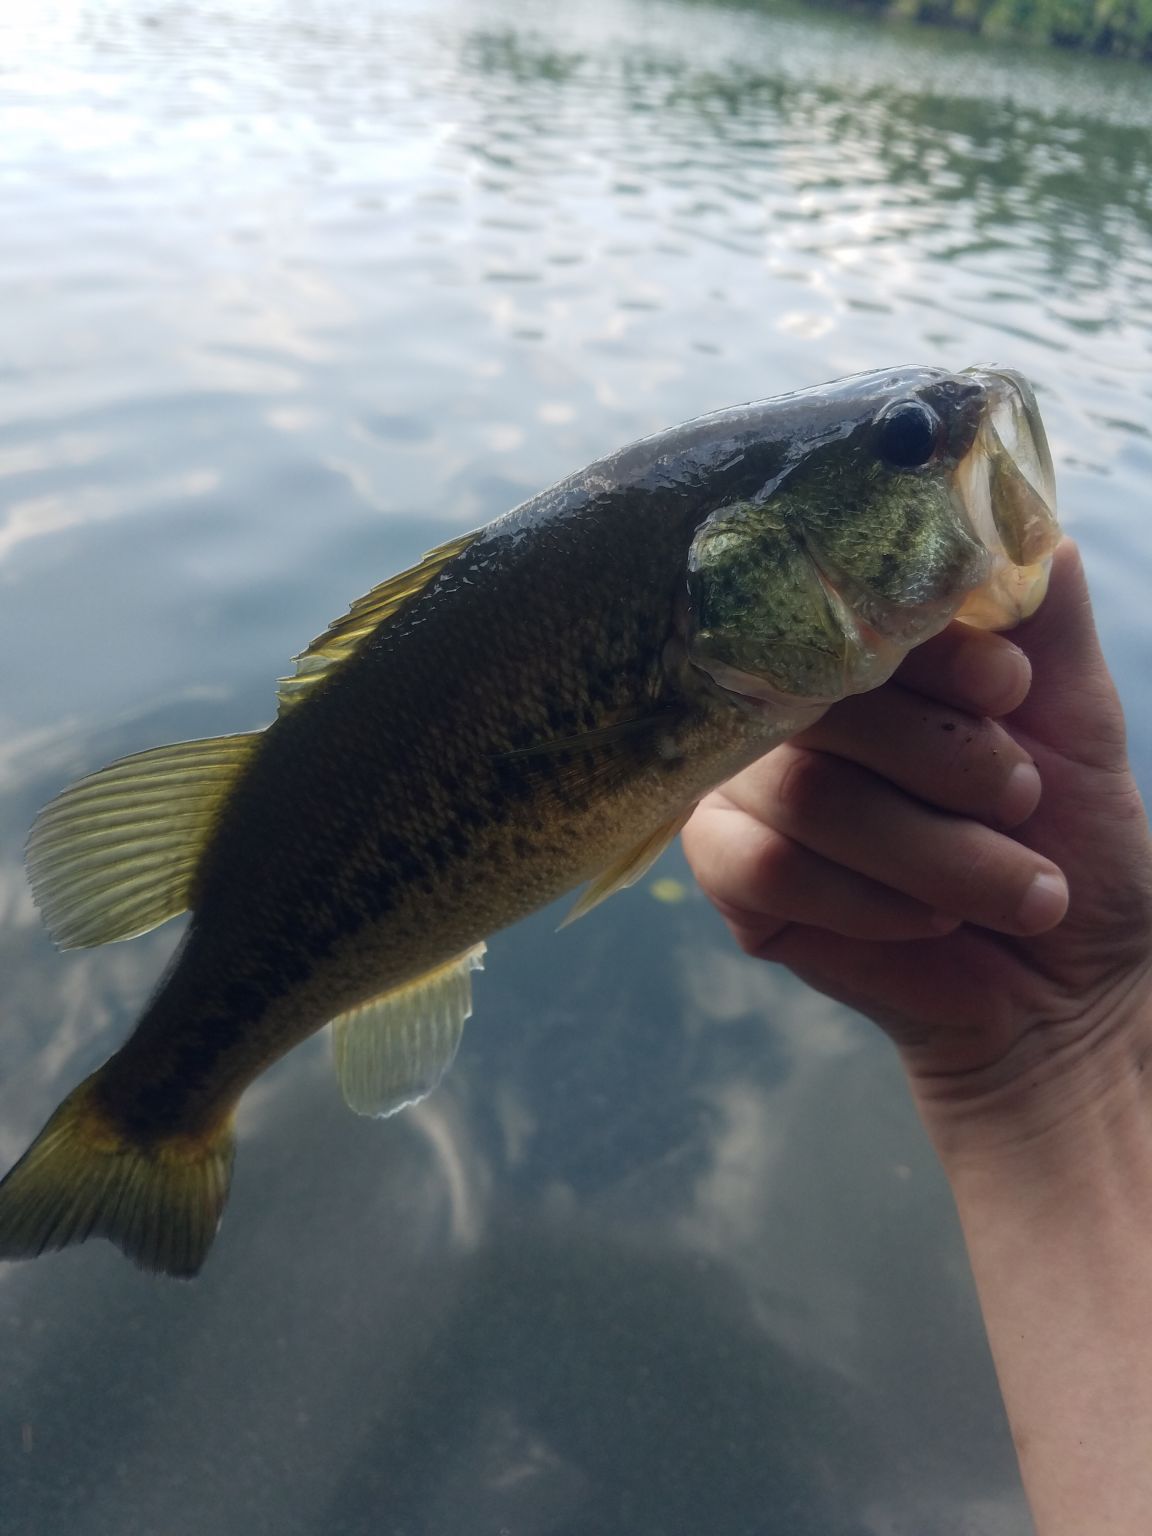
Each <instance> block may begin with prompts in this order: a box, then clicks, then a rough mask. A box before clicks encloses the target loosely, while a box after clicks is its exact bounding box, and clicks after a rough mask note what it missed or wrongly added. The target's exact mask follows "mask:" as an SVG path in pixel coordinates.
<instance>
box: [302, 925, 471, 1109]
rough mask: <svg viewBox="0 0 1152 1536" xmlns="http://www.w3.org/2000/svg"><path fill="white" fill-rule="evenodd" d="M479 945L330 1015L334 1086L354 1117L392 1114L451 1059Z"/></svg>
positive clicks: (416, 1097)
mask: <svg viewBox="0 0 1152 1536" xmlns="http://www.w3.org/2000/svg"><path fill="white" fill-rule="evenodd" d="M485 947H486V946H485V945H484V944H483V943H481V944H477V945H475V946H474V947H473V948H472V949H469V950H466V951H465V953H464V954H462V955H457V956H456V958H455V959H453V960H449V961H447V962H446V963H445V964H444V965H441V966H437V968H436V969H435V970H434V971H428V972H427V973H426V974H425V975H423V976H419V977H417V978H416V980H415V981H410V982H407V983H406V984H405V985H404V986H402V987H395V988H393V989H392V990H391V991H389V992H384V993H382V994H381V995H380V996H379V997H374V998H372V999H371V1001H369V1002H367V1003H361V1004H360V1006H359V1007H358V1008H352V1009H350V1010H349V1011H348V1012H347V1013H342V1014H341V1015H340V1016H339V1018H336V1019H333V1021H332V1049H333V1056H334V1058H335V1062H336V1076H337V1078H338V1079H339V1082H340V1091H341V1093H343V1095H344V1102H345V1103H346V1104H347V1105H348V1107H349V1109H353V1110H355V1111H356V1113H357V1114H358V1115H376V1116H384V1115H394V1114H395V1113H396V1111H397V1110H400V1109H403V1108H404V1107H405V1106H406V1105H408V1104H416V1103H419V1101H420V1100H421V1099H423V1098H425V1097H427V1095H428V1094H430V1093H431V1092H432V1090H433V1088H435V1087H436V1084H437V1083H438V1082H439V1081H440V1079H441V1078H442V1077H443V1076H444V1073H445V1072H446V1071H447V1070H448V1068H449V1067H450V1066H451V1065H452V1062H453V1059H454V1058H455V1055H456V1050H457V1047H458V1046H459V1044H460V1036H461V1034H462V1033H463V1031H464V1023H465V1021H466V1020H467V1019H468V1018H469V1017H470V1016H471V1013H472V972H473V971H477V970H481V969H482V968H483V965H484V950H485Z"/></svg>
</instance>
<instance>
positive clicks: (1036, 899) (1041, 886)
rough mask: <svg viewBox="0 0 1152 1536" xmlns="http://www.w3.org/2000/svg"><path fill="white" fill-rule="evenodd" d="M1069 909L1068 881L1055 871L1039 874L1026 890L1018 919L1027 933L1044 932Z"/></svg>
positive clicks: (1053, 925) (1017, 914)
mask: <svg viewBox="0 0 1152 1536" xmlns="http://www.w3.org/2000/svg"><path fill="white" fill-rule="evenodd" d="M1067 910H1068V882H1067V881H1066V880H1065V879H1064V876H1063V875H1061V874H1057V873H1056V872H1055V871H1049V872H1046V873H1045V874H1042V875H1037V876H1036V878H1035V879H1034V880H1033V882H1032V884H1031V885H1030V886H1029V887H1028V889H1027V890H1026V891H1025V892H1024V900H1023V901H1022V902H1021V903H1020V908H1019V910H1018V911H1017V913H1016V921H1017V922H1018V923H1019V925H1020V927H1021V928H1022V929H1023V930H1024V932H1025V933H1044V932H1045V931H1046V930H1047V929H1049V928H1055V926H1056V924H1057V923H1058V922H1059V921H1060V919H1061V918H1062V917H1063V916H1064V914H1065V912H1067Z"/></svg>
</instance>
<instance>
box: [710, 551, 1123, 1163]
mask: <svg viewBox="0 0 1152 1536" xmlns="http://www.w3.org/2000/svg"><path fill="white" fill-rule="evenodd" d="M1017 647H1019V649H1017ZM1029 663H1030V664H1031V669H1030V667H1029ZM1030 670H1031V679H1032V680H1031V687H1029V675H1030ZM1005 716H1007V717H1008V718H1007V720H1006V721H1003V720H1001V722H997V721H994V720H993V719H990V718H987V717H1005ZM1032 763H1034V764H1035V769H1036V770H1038V774H1039V777H1038V778H1037V776H1036V773H1035V771H1033V769H1032V768H1031V767H1030V765H1031V764H1032ZM1041 786H1042V789H1041ZM684 842H685V848H686V850H687V853H688V858H689V860H690V862H691V864H692V866H693V869H694V871H695V873H696V876H697V878H698V879H699V881H700V883H701V885H702V886H703V888H704V890H705V891H706V892H707V894H708V895H709V896H710V897H711V898H712V900H713V902H714V903H715V904H716V906H717V907H718V908H719V910H720V911H721V913H722V914H723V916H724V917H725V918H726V919H727V921H728V924H729V926H730V928H731V929H732V932H733V934H734V935H735V937H736V939H737V941H738V942H739V943H740V944H741V946H742V947H743V948H744V949H745V950H747V951H748V952H749V953H750V954H754V955H758V956H761V957H763V958H764V959H768V960H773V961H778V962H780V963H781V964H784V965H786V966H788V967H789V968H790V969H791V970H793V971H794V972H796V974H797V975H799V976H800V977H802V978H803V979H804V980H805V981H807V982H809V983H810V984H811V985H812V986H814V987H816V988H817V989H819V990H820V991H822V992H825V993H828V994H829V995H830V996H832V997H835V998H837V999H839V1000H840V1001H842V1002H844V1003H847V1004H848V1005H850V1006H851V1007H854V1008H857V1009H859V1010H860V1011H861V1012H863V1013H865V1014H868V1015H869V1016H870V1017H872V1018H873V1019H875V1020H876V1021H877V1022H878V1023H879V1024H880V1025H881V1026H882V1027H883V1028H884V1029H885V1030H886V1031H887V1032H888V1033H889V1034H890V1035H891V1037H892V1039H893V1040H894V1042H895V1043H896V1045H897V1047H898V1049H899V1050H900V1053H901V1056H902V1059H903V1061H904V1065H905V1067H906V1069H907V1071H908V1074H909V1077H910V1079H911V1081H912V1084H913V1088H914V1090H915V1092H916V1095H917V1098H918V1100H919V1102H920V1105H921V1109H922V1112H924V1113H925V1116H926V1119H927V1120H928V1122H929V1126H930V1129H934V1130H939V1129H940V1125H941V1121H947V1120H948V1119H949V1118H950V1117H951V1118H953V1119H955V1118H957V1117H959V1118H961V1119H964V1120H970V1119H971V1118H972V1117H973V1116H979V1115H980V1114H981V1113H982V1112H983V1111H985V1110H987V1109H990V1108H998V1109H1003V1108H1005V1107H1006V1106H1007V1107H1008V1108H1009V1120H1010V1121H1011V1120H1012V1118H1013V1115H1014V1114H1015V1109H1014V1108H1013V1107H1012V1106H1017V1107H1018V1100H1019V1097H1020V1095H1021V1094H1024V1095H1025V1096H1027V1097H1028V1098H1029V1099H1030V1100H1031V1101H1032V1105H1033V1106H1034V1105H1035V1104H1036V1103H1037V1102H1039V1099H1038V1096H1037V1092H1036V1090H1037V1089H1038V1088H1045V1087H1047V1086H1049V1085H1050V1086H1051V1087H1052V1089H1053V1092H1051V1093H1048V1094H1046V1095H1045V1094H1041V1095H1040V1096H1039V1098H1042V1099H1043V1109H1042V1120H1043V1123H1044V1124H1048V1123H1050V1122H1051V1120H1052V1118H1053V1116H1055V1117H1056V1118H1059V1117H1061V1116H1063V1115H1065V1114H1071V1113H1073V1112H1074V1107H1075V1106H1076V1105H1078V1104H1079V1103H1081V1102H1082V1101H1084V1100H1085V1099H1086V1098H1087V1099H1093V1098H1094V1097H1096V1096H1098V1095H1099V1094H1101V1093H1107V1091H1108V1088H1109V1083H1110V1082H1111V1080H1112V1079H1113V1078H1119V1077H1123V1076H1125V1075H1126V1074H1127V1075H1130V1074H1128V1073H1127V1069H1129V1068H1134V1069H1135V1070H1137V1071H1138V1070H1139V1068H1140V1067H1142V1064H1143V1057H1144V1054H1145V1053H1146V1051H1147V1050H1148V1049H1150V1048H1152V841H1150V838H1149V832H1148V824H1147V819H1146V817H1145V813H1144V808H1143V805H1142V803H1141V800H1140V795H1139V792H1138V790H1137V788H1136V785H1135V782H1134V780H1133V778H1132V776H1131V773H1130V771H1129V768H1128V763H1127V757H1126V752H1125V740H1124V722H1123V716H1122V714H1121V710H1120V705H1119V702H1118V700H1117V697H1116V693H1115V689H1114V687H1113V685H1112V681H1111V678H1110V676H1109V674H1108V670H1107V667H1106V664H1105V662H1104V659H1103V657H1102V655H1101V653H1100V649H1099V644H1098V642H1097V638H1096V633H1095V628H1094V625H1093V622H1092V614H1091V606H1090V602H1089V597H1088V592H1087V588H1086V586H1085V582H1084V576H1083V570H1082V567H1081V564H1080V559H1079V555H1078V552H1077V551H1076V549H1075V546H1074V545H1072V544H1071V543H1070V542H1069V541H1065V542H1064V544H1062V545H1061V547H1060V549H1059V551H1058V553H1057V556H1056V560H1055V564H1054V568H1053V573H1052V582H1051V587H1050V590H1049V594H1048V597H1047V599H1046V601H1045V602H1044V604H1043V605H1042V607H1041V608H1040V610H1039V612H1038V613H1037V614H1036V615H1035V616H1034V617H1033V618H1032V619H1030V620H1029V621H1028V622H1027V623H1026V624H1024V625H1022V626H1021V627H1020V628H1019V629H1017V630H1016V631H1014V633H1013V635H1012V638H1011V640H1009V639H1007V638H1005V637H1001V636H998V635H991V634H987V633H983V632H980V631H976V630H972V629H969V628H966V627H965V626H963V625H960V624H953V625H952V626H951V627H950V628H949V629H948V630H947V631H946V632H945V633H944V634H942V635H940V636H938V637H937V638H936V639H935V640H932V641H930V642H928V643H927V644H925V645H923V646H921V647H919V648H918V649H917V650H915V651H913V652H912V653H911V655H910V656H909V657H908V659H907V661H906V662H905V663H904V665H903V666H902V668H901V669H900V672H899V673H898V674H897V677H896V678H895V679H894V680H893V681H892V682H890V683H888V684H887V685H886V686H885V687H883V688H881V689H879V690H877V691H876V692H874V693H869V694H864V695H861V696H859V697H857V698H853V699H849V700H846V701H845V702H844V703H842V704H840V705H837V706H836V707H835V708H834V709H832V710H831V711H829V713H828V714H827V715H826V716H825V717H824V719H823V720H821V721H820V722H819V724H817V725H816V726H815V727H813V728H812V729H810V730H809V731H807V732H805V733H804V734H803V735H802V736H799V737H797V738H795V740H794V741H792V742H790V743H787V744H786V745H784V746H782V747H780V748H778V749H776V750H775V751H774V752H772V753H770V754H769V755H768V756H767V757H765V758H763V759H761V760H760V761H759V762H758V763H756V764H754V765H753V766H752V767H750V768H748V769H747V770H745V772H743V773H741V774H740V775H738V776H737V778H735V779H733V780H732V781H731V782H730V783H729V784H727V785H725V786H724V787H723V788H722V789H720V790H717V791H716V792H714V793H713V794H711V795H709V796H708V797H707V798H706V799H705V800H704V801H703V803H702V804H701V805H700V807H699V808H698V810H697V812H696V814H695V816H694V817H693V819H692V821H691V822H690V823H689V826H688V827H687V829H686V831H685V834H684ZM1017 1118H1019V1117H1017ZM1027 1123H1028V1131H1027V1134H1030V1135H1031V1134H1035V1131H1036V1121H1035V1115H1032V1116H1031V1117H1027Z"/></svg>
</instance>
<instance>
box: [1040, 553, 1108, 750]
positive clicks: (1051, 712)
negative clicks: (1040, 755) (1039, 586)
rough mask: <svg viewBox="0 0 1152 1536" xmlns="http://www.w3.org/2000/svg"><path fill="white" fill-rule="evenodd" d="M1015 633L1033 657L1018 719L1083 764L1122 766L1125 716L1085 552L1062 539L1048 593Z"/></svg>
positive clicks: (1050, 744)
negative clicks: (1105, 652)
mask: <svg viewBox="0 0 1152 1536" xmlns="http://www.w3.org/2000/svg"><path fill="white" fill-rule="evenodd" d="M1012 639H1013V640H1014V641H1015V642H1016V644H1017V645H1018V646H1019V647H1020V649H1021V650H1022V651H1024V653H1025V654H1026V655H1027V657H1028V659H1029V661H1030V662H1031V663H1032V686H1031V689H1030V690H1029V693H1028V697H1027V698H1026V699H1025V700H1024V702H1023V704H1022V705H1021V706H1020V707H1019V709H1017V710H1016V712H1015V713H1014V715H1013V716H1012V723H1013V725H1014V726H1018V727H1019V728H1020V729H1021V730H1022V731H1024V732H1026V733H1027V735H1029V736H1031V737H1032V738H1034V740H1036V741H1037V742H1043V743H1044V744H1045V745H1046V746H1049V747H1051V748H1052V749H1053V750H1055V751H1058V752H1059V753H1060V754H1061V756H1063V757H1066V758H1071V759H1073V760H1075V761H1079V762H1080V763H1082V764H1083V765H1084V766H1085V767H1090V768H1103V769H1114V770H1120V769H1122V768H1123V767H1124V766H1125V764H1126V762H1127V752H1126V742H1125V729H1124V714H1123V711H1122V709H1121V707H1120V700H1119V698H1118V697H1117V694H1116V688H1115V685H1114V684H1113V682H1112V678H1111V675H1110V673H1109V671H1108V664H1107V662H1106V661H1105V660H1104V655H1103V652H1102V651H1101V649H1100V638H1099V636H1098V635H1097V633H1096V622H1095V619H1094V618H1093V616H1092V599H1091V596H1090V595H1089V592H1088V583H1087V580H1086V578H1085V575H1084V565H1083V562H1082V561H1081V559H1080V551H1079V549H1078V548H1077V547H1076V545H1075V544H1074V543H1073V542H1072V540H1071V539H1063V540H1062V541H1061V543H1060V546H1059V548H1058V549H1057V551H1056V555H1055V558H1054V559H1053V562H1052V577H1051V581H1050V582H1049V586H1048V595H1047V597H1046V598H1045V599H1044V601H1043V603H1041V605H1040V607H1039V609H1038V610H1037V612H1036V613H1035V614H1034V615H1033V616H1032V618H1030V619H1028V620H1027V621H1026V622H1025V623H1024V624H1022V625H1021V626H1020V628H1019V629H1017V630H1016V631H1015V632H1014V633H1013V635H1012Z"/></svg>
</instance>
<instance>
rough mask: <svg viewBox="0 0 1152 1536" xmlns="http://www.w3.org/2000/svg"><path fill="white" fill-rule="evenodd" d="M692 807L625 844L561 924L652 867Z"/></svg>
mask: <svg viewBox="0 0 1152 1536" xmlns="http://www.w3.org/2000/svg"><path fill="white" fill-rule="evenodd" d="M695 809H696V807H695V805H690V806H688V807H687V809H685V810H683V811H677V812H676V814H675V816H673V817H672V819H671V820H670V821H666V822H665V823H664V824H663V826H659V827H657V828H656V830H655V832H652V833H651V834H650V835H649V836H648V837H646V838H645V839H644V841H643V842H641V843H637V844H636V846H635V848H629V850H628V852H627V853H626V854H624V856H623V857H622V858H619V859H617V860H616V862H615V863H614V864H610V865H609V866H608V868H607V869H606V870H605V871H604V873H603V874H602V875H598V876H597V877H596V879H595V880H593V882H592V884H591V885H590V886H588V888H587V890H586V891H585V892H584V894H583V895H582V896H581V897H580V900H579V901H578V902H577V903H576V905H575V906H574V907H573V908H572V910H571V912H569V914H568V916H567V917H566V918H565V919H564V921H563V922H562V923H561V924H560V926H561V928H567V926H568V924H569V923H574V922H575V921H576V919H577V918H578V917H583V916H584V914H585V913H586V912H591V910H592V908H593V907H598V906H599V905H600V903H601V902H602V901H606V900H607V899H608V897H609V896H614V895H615V894H616V892H617V891H622V890H624V888H625V887H626V886H629V885H635V884H636V882H637V880H639V879H640V878H641V876H642V875H644V874H646V873H647V872H648V870H650V869H651V868H652V866H653V864H655V862H656V860H657V859H658V858H659V857H660V855H661V854H662V853H663V852H664V850H665V848H667V846H668V844H669V843H670V842H671V841H672V839H673V838H674V837H675V836H676V835H677V833H679V832H681V831H682V830H683V828H684V826H685V824H686V822H687V820H688V818H689V816H691V814H692V812H693V811H694V810H695Z"/></svg>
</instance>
